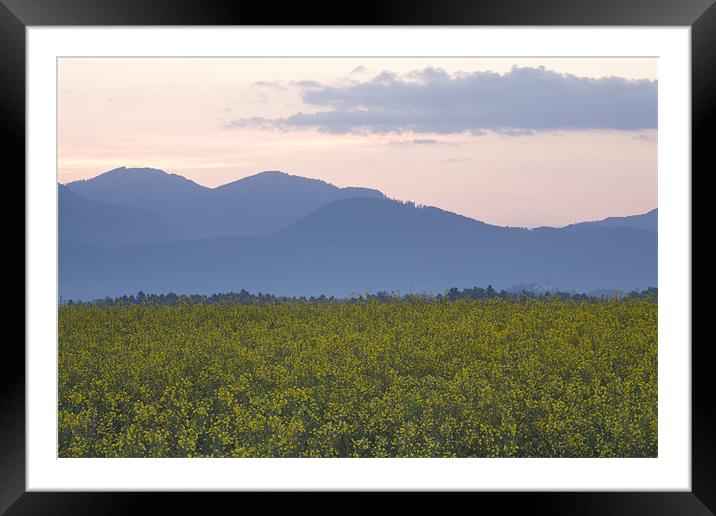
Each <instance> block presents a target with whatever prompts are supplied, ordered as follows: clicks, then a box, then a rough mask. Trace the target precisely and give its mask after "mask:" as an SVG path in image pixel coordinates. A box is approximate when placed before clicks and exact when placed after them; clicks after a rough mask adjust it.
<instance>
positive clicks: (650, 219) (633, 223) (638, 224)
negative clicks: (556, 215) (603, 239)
mask: <svg viewBox="0 0 716 516" xmlns="http://www.w3.org/2000/svg"><path fill="white" fill-rule="evenodd" d="M658 218H659V214H658V210H657V209H656V208H655V209H653V210H651V211H650V212H647V213H644V214H641V215H628V216H626V217H609V218H606V219H603V220H596V221H589V222H579V223H577V224H570V225H569V226H565V227H566V228H578V229H580V228H584V227H587V226H590V227H604V228H607V227H609V228H616V227H620V228H634V229H646V230H649V231H657V223H658Z"/></svg>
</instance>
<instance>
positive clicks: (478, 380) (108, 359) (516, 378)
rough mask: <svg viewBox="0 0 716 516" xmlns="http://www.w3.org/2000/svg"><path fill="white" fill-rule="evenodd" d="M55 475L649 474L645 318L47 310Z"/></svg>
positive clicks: (261, 307) (364, 308)
mask: <svg viewBox="0 0 716 516" xmlns="http://www.w3.org/2000/svg"><path fill="white" fill-rule="evenodd" d="M58 437H59V455H60V456H61V457H655V456H656V455H657V303H656V302H655V301H654V300H653V299H627V300H625V301H619V300H605V301H598V302H593V301H592V302H585V301H576V300H564V299H557V298H552V299H550V298H542V299H530V298H525V299H523V300H522V301H519V302H517V301H509V300H505V299H499V298H490V299H484V300H457V301H454V302H450V301H448V300H445V299H443V300H432V301H431V300H426V299H421V298H419V297H415V298H413V299H408V300H404V301H400V302H391V303H381V302H380V301H376V300H368V301H364V302H359V303H350V304H348V303H338V302H332V303H312V302H294V303H276V304H256V305H241V304H211V305H209V304H206V305H205V304H194V305H190V304H186V303H180V304H178V305H177V306H142V305H131V304H129V305H114V306H97V305H75V306H71V305H63V306H61V307H60V313H59V436H58Z"/></svg>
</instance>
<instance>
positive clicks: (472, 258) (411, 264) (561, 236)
mask: <svg viewBox="0 0 716 516" xmlns="http://www.w3.org/2000/svg"><path fill="white" fill-rule="evenodd" d="M254 177H255V178H256V177H257V176H254ZM259 177H260V176H259ZM269 177H270V175H269V176H266V177H265V178H261V180H263V179H268V178H269ZM289 177H290V176H289ZM248 179H250V178H248ZM244 181H246V182H247V183H251V182H254V181H257V179H253V180H244ZM237 183H239V182H237ZM300 184H303V183H300ZM232 185H236V184H235V183H232ZM230 186H231V185H227V186H226V189H227V190H230V189H231V188H230ZM259 186H260V185H259ZM244 188H246V185H240V186H239V189H240V190H241V191H245V190H244ZM227 195H228V194H227ZM246 202H249V201H246ZM60 279H61V284H60V293H61V295H62V296H64V297H69V298H83V299H93V298H98V297H104V296H108V295H109V296H117V295H123V294H130V293H135V292H137V291H139V290H144V291H145V292H170V291H173V292H175V293H212V292H226V291H230V290H236V291H238V290H240V289H242V288H245V289H247V290H249V291H252V292H258V291H263V292H270V293H274V294H284V295H320V294H326V295H339V296H343V295H347V294H349V293H352V292H366V291H370V290H372V291H373V292H376V291H378V290H388V291H390V290H398V291H401V292H403V293H404V292H408V291H411V290H412V291H414V292H421V291H433V292H441V291H443V290H444V289H445V288H448V287H452V286H456V287H459V288H465V287H472V286H475V285H478V286H484V285H488V284H491V285H493V286H494V287H495V288H497V289H501V288H508V287H510V286H512V285H515V284H530V283H534V282H540V283H549V284H550V285H554V286H555V288H559V289H561V290H577V291H582V292H589V291H592V290H596V289H609V288H614V289H622V290H627V291H628V290H633V289H644V288H647V287H650V286H656V285H657V234H656V232H654V231H649V230H644V229H635V228H630V227H611V226H607V227H604V226H600V225H590V224H586V225H574V226H571V227H569V228H565V229H556V228H539V229H535V230H528V229H520V228H503V227H499V226H492V225H489V224H485V223H482V222H479V221H475V220H473V219H469V218H467V217H463V216H460V215H457V214H454V213H451V212H447V211H444V210H440V209H438V208H421V207H416V206H415V205H413V204H412V203H400V202H396V201H391V200H388V199H384V198H378V197H354V198H348V199H342V200H338V201H334V202H331V203H329V204H326V205H324V206H322V207H319V208H318V209H317V210H315V211H313V212H311V213H309V214H308V215H306V216H304V217H302V218H300V219H299V220H297V221H295V222H293V223H291V224H289V225H288V226H286V227H284V228H283V229H281V230H279V231H275V232H273V233H271V234H265V235H258V236H253V237H242V238H212V239H202V240H189V241H180V242H170V243H155V244H148V245H133V246H125V247H122V248H120V249H114V250H107V249H102V248H101V247H98V246H87V245H79V244H78V245H71V246H64V247H63V248H62V249H61V251H60Z"/></svg>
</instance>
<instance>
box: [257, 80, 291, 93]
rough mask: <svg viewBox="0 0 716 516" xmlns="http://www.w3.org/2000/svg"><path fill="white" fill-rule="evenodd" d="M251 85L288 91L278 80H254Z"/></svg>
mask: <svg viewBox="0 0 716 516" xmlns="http://www.w3.org/2000/svg"><path fill="white" fill-rule="evenodd" d="M253 86H257V87H259V88H269V89H272V90H279V91H288V88H287V87H286V86H284V85H283V84H281V83H280V82H278V81H256V82H255V83H253Z"/></svg>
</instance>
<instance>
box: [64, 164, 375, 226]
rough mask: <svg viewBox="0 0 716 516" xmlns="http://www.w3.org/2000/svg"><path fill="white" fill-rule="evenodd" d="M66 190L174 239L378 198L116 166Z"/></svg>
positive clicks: (267, 178)
mask: <svg viewBox="0 0 716 516" xmlns="http://www.w3.org/2000/svg"><path fill="white" fill-rule="evenodd" d="M66 187H67V188H68V189H69V190H71V191H73V192H75V193H77V194H79V195H81V196H83V197H85V198H87V199H90V200H94V201H98V202H103V203H107V204H113V205H118V206H126V207H132V208H139V209H143V210H148V211H152V212H154V213H156V214H157V215H158V216H159V217H161V218H162V219H163V220H164V221H165V222H166V223H167V224H168V226H169V227H170V228H171V229H172V232H173V234H174V235H175V236H176V237H177V238H185V239H186V238H211V237H224V236H248V235H256V234H261V233H270V232H272V231H276V230H278V229H280V228H282V227H285V226H286V225H288V224H290V223H291V222H294V221H296V220H297V219H299V218H300V217H302V216H304V215H306V214H308V213H310V212H312V211H314V210H316V209H318V208H320V207H321V206H324V205H326V204H328V203H330V202H333V201H335V200H338V199H345V198H349V197H356V196H363V197H365V196H373V197H383V194H382V193H381V192H379V191H377V190H371V189H368V188H338V187H336V186H333V185H331V184H328V183H326V182H324V181H319V180H316V179H307V178H304V177H298V176H291V175H288V174H285V173H282V172H262V173H260V174H256V175H254V176H251V177H247V178H244V179H240V180H238V181H234V182H233V183H229V184H226V185H223V186H220V187H218V188H213V189H212V188H206V187H204V186H201V185H198V184H196V183H194V182H193V181H190V180H188V179H186V178H184V177H182V176H178V175H176V174H168V173H166V172H163V171H161V170H156V169H150V168H117V169H114V170H110V171H109V172H106V173H104V174H102V175H99V176H97V177H94V178H92V179H89V180H84V181H75V182H72V183H68V184H67V185H66Z"/></svg>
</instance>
